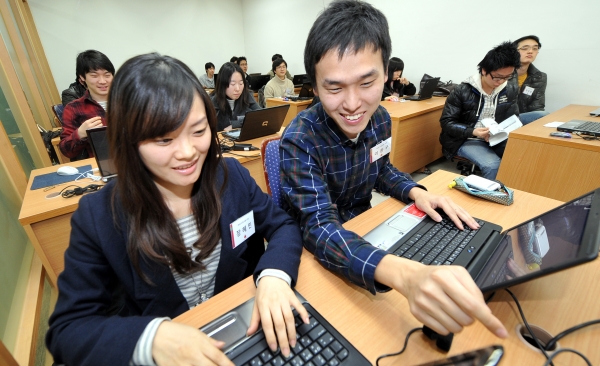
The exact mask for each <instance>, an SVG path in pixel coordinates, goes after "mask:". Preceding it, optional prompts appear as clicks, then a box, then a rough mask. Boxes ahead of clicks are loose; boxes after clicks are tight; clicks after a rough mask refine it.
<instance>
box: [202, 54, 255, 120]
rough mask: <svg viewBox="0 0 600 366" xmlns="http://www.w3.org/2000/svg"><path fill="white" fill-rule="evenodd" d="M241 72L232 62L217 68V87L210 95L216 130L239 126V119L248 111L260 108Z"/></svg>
mask: <svg viewBox="0 0 600 366" xmlns="http://www.w3.org/2000/svg"><path fill="white" fill-rule="evenodd" d="M243 73H244V72H243V71H242V69H241V68H240V67H239V66H238V65H237V64H235V63H233V62H226V63H224V64H223V66H221V69H220V70H219V80H217V87H216V88H215V90H214V92H213V93H212V95H211V97H210V100H211V101H212V104H213V106H214V107H215V111H216V112H217V131H229V130H231V129H232V128H240V127H242V124H241V123H242V122H241V119H243V117H244V116H245V115H246V113H247V112H248V111H255V110H257V109H261V108H260V106H259V105H258V103H256V101H255V100H254V96H253V95H252V92H251V91H250V90H249V89H248V83H247V82H246V79H244V77H243V76H242V75H243ZM240 117H241V118H240Z"/></svg>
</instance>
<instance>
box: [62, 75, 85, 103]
mask: <svg viewBox="0 0 600 366" xmlns="http://www.w3.org/2000/svg"><path fill="white" fill-rule="evenodd" d="M75 75H76V77H75V81H74V82H72V83H71V84H70V85H69V87H68V88H67V89H65V90H63V91H62V93H61V102H62V105H63V106H65V107H66V106H67V104H69V103H71V102H72V101H74V100H75V99H79V98H81V97H83V94H85V91H86V90H87V89H86V88H85V85H84V84H83V82H82V81H81V80H79V75H77V70H75Z"/></svg>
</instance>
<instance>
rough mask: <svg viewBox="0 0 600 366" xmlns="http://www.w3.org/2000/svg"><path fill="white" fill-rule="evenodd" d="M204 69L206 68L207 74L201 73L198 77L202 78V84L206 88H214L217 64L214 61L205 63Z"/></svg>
mask: <svg viewBox="0 0 600 366" xmlns="http://www.w3.org/2000/svg"><path fill="white" fill-rule="evenodd" d="M204 70H206V74H205V75H201V76H200V77H199V78H198V79H199V80H200V84H201V85H202V87H203V88H204V89H214V88H215V78H214V76H215V65H214V64H213V63H212V62H207V63H205V64H204Z"/></svg>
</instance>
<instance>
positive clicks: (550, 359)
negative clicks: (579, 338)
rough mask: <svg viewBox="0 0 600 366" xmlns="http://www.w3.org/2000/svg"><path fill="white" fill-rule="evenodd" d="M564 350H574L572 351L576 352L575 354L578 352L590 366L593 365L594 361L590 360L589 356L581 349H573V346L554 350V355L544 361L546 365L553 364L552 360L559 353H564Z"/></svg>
mask: <svg viewBox="0 0 600 366" xmlns="http://www.w3.org/2000/svg"><path fill="white" fill-rule="evenodd" d="M563 352H572V353H575V354H576V355H578V356H579V357H581V358H583V360H584V361H585V363H587V364H588V366H592V363H591V362H590V360H588V358H587V357H585V356H584V355H583V353H581V352H579V351H577V350H574V349H572V348H561V349H559V350H558V351H556V352H554V353H553V354H552V356H550V357H549V358H548V359H547V360H546V362H545V363H544V366H548V365H551V364H552V360H553V359H554V357H556V355H558V354H559V353H563Z"/></svg>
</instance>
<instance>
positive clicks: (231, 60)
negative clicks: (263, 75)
mask: <svg viewBox="0 0 600 366" xmlns="http://www.w3.org/2000/svg"><path fill="white" fill-rule="evenodd" d="M237 60H238V57H237V56H232V57H231V58H230V59H229V62H234V63H237Z"/></svg>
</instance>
